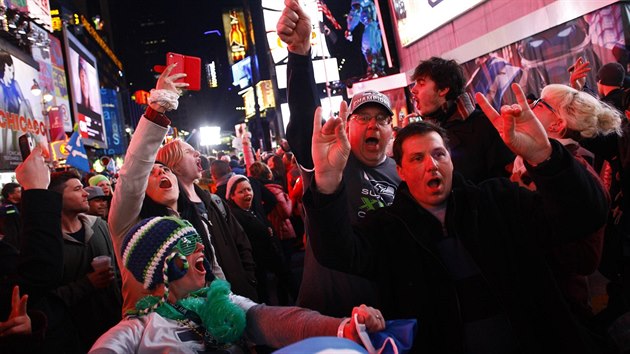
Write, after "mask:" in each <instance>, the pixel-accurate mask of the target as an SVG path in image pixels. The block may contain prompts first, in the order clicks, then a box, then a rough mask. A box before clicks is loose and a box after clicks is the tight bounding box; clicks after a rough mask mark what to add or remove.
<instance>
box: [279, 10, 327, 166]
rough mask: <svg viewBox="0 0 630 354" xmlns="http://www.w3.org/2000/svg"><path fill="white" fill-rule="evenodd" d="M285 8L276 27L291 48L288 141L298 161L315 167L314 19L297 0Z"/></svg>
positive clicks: (303, 164) (288, 91)
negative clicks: (312, 121) (312, 57)
mask: <svg viewBox="0 0 630 354" xmlns="http://www.w3.org/2000/svg"><path fill="white" fill-rule="evenodd" d="M284 4H285V6H286V7H285V9H284V11H283V12H282V16H281V17H280V19H279V20H278V24H277V26H276V30H277V32H278V35H279V36H280V39H281V40H282V41H283V42H285V43H286V44H287V46H288V49H289V62H288V65H287V99H288V103H289V111H290V112H291V119H290V121H289V125H288V126H287V136H286V137H287V141H288V142H289V145H290V146H291V151H292V152H293V153H294V155H295V158H296V160H297V162H298V163H299V164H300V165H301V166H302V167H304V168H307V169H311V168H313V160H312V157H311V137H312V136H313V130H312V128H313V126H312V125H311V119H312V118H313V114H315V109H316V108H317V107H318V106H319V105H320V101H319V96H318V95H317V86H316V84H315V74H314V72H313V63H312V61H311V55H310V51H311V42H310V36H311V20H310V18H309V17H308V16H307V15H306V14H305V13H304V11H303V9H302V7H301V6H300V5H299V3H298V1H296V0H285V1H284Z"/></svg>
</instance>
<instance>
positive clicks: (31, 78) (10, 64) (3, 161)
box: [0, 49, 47, 171]
mask: <svg viewBox="0 0 630 354" xmlns="http://www.w3.org/2000/svg"><path fill="white" fill-rule="evenodd" d="M33 65H37V64H36V63H33V64H32V65H31V64H28V63H26V62H24V61H22V60H20V59H18V57H16V56H14V55H12V54H11V53H9V52H7V51H6V50H3V49H0V170H5V171H6V170H14V169H15V167H16V166H17V165H18V164H20V162H22V156H21V155H20V149H19V145H18V138H19V137H20V135H22V134H24V133H26V132H31V133H33V134H35V136H36V137H37V139H38V140H39V141H40V142H41V143H43V144H47V138H46V124H45V122H44V119H43V115H42V104H41V97H38V96H35V95H34V94H33V93H32V92H31V87H32V86H34V84H35V82H37V79H38V78H39V73H38V71H37V68H36V67H35V66H33Z"/></svg>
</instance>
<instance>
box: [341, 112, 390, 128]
mask: <svg viewBox="0 0 630 354" xmlns="http://www.w3.org/2000/svg"><path fill="white" fill-rule="evenodd" d="M372 118H375V119H376V123H377V124H378V125H380V126H387V125H389V124H391V122H392V116H388V115H385V114H379V115H376V116H371V115H369V114H353V115H351V116H350V119H354V120H355V121H357V123H359V124H368V123H369V122H370V121H371V120H372Z"/></svg>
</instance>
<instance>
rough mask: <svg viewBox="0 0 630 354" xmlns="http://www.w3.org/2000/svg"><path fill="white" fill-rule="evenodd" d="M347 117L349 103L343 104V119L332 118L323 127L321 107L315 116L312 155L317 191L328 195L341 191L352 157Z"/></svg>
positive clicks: (340, 111)
mask: <svg viewBox="0 0 630 354" xmlns="http://www.w3.org/2000/svg"><path fill="white" fill-rule="evenodd" d="M347 116H348V104H347V103H346V102H341V106H340V108H339V117H337V118H334V117H331V118H330V119H328V121H327V122H326V124H324V125H323V126H322V120H323V117H322V108H321V107H317V110H316V111H315V115H314V117H313V143H312V146H311V153H312V155H313V164H314V168H315V181H316V183H317V189H318V190H319V191H320V192H321V193H324V194H332V193H334V192H335V191H336V190H337V187H339V184H340V183H341V177H342V174H343V169H344V168H345V167H346V163H347V162H348V157H349V156H350V141H349V140H348V136H347V135H346V129H345V127H346V119H347Z"/></svg>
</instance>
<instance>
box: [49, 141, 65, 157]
mask: <svg viewBox="0 0 630 354" xmlns="http://www.w3.org/2000/svg"><path fill="white" fill-rule="evenodd" d="M66 145H68V141H66V140H58V141H53V142H52V143H50V150H51V154H52V159H53V160H60V159H65V158H67V157H68V150H66Z"/></svg>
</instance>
